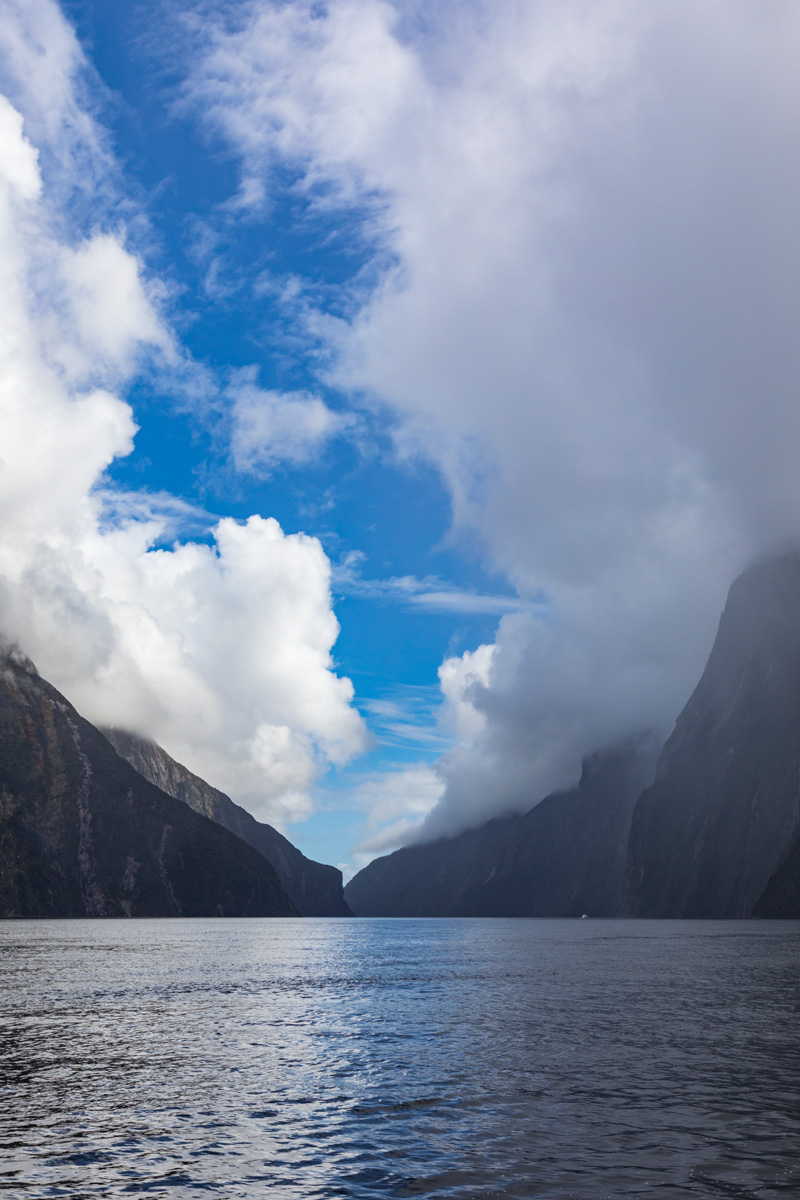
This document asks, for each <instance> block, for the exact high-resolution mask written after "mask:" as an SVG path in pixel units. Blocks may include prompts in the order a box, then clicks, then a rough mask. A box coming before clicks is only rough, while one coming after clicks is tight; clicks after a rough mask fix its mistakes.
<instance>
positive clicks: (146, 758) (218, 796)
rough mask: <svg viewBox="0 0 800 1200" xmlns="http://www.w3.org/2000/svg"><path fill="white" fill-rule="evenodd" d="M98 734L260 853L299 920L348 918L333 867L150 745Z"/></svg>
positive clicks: (113, 733)
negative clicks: (278, 880) (317, 858)
mask: <svg viewBox="0 0 800 1200" xmlns="http://www.w3.org/2000/svg"><path fill="white" fill-rule="evenodd" d="M102 733H103V734H104V735H105V737H107V738H108V740H109V741H110V743H111V745H112V746H113V747H114V749H115V750H116V751H117V753H118V754H120V755H121V756H122V758H124V759H126V760H127V761H128V762H129V763H130V764H131V766H133V767H135V768H136V770H137V771H138V772H139V774H140V775H142V776H143V777H144V778H145V779H147V780H149V781H150V783H153V784H155V785H156V787H159V788H161V790H162V791H163V792H166V793H167V794H168V795H170V796H174V797H175V799H176V800H182V801H183V803H184V804H188V806H189V808H192V809H194V811H195V812H199V813H202V814H203V816H204V817H210V818H211V820H212V821H216V822H217V823H218V824H219V825H224V827H225V828H226V829H229V830H230V831H231V833H235V834H236V836H237V837H240V838H242V839H243V841H245V842H248V843H249V844H250V845H251V846H253V847H254V848H255V849H256V850H258V851H259V852H260V853H261V854H263V855H264V857H265V858H266V859H267V861H268V862H270V863H272V866H273V867H274V868H275V870H276V872H277V875H278V878H279V879H280V881H281V883H282V885H283V887H284V888H285V890H286V892H287V893H288V895H289V896H290V897H291V900H292V902H293V904H294V905H295V907H296V908H297V911H298V912H299V913H300V914H301V915H302V916H304V917H352V915H353V914H352V912H351V910H350V908H349V907H348V906H347V904H346V903H345V899H344V895H343V893H342V873H341V871H339V870H338V869H337V868H336V867H329V866H325V865H324V864H323V863H318V862H313V861H312V860H311V859H309V858H306V857H305V855H304V854H301V852H300V851H299V850H298V849H297V847H296V846H293V845H292V843H291V842H290V841H289V840H288V839H287V838H285V837H284V836H283V834H281V833H278V831H277V829H273V828H272V826H271V825H265V824H263V823H262V822H261V821H257V820H256V819H255V817H253V816H251V814H250V813H249V812H247V810H246V809H244V808H241V807H240V806H239V805H238V804H234V802H233V800H231V799H230V797H229V796H226V795H225V793H224V792H220V791H218V790H217V789H216V788H214V787H211V785H210V784H208V783H206V782H205V780H204V779H201V778H200V776H199V775H193V774H192V772H191V771H189V770H188V769H187V768H186V767H184V766H182V765H181V764H180V763H178V762H176V761H175V759H174V758H171V757H170V756H169V754H167V752H166V750H162V749H161V747H160V746H159V745H157V744H156V743H155V742H151V741H148V740H147V739H145V738H141V737H137V736H136V735H135V734H132V733H125V732H124V731H123V730H121V729H103V730H102Z"/></svg>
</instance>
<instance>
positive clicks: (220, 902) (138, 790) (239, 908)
mask: <svg viewBox="0 0 800 1200" xmlns="http://www.w3.org/2000/svg"><path fill="white" fill-rule="evenodd" d="M296 915H297V910H296V908H295V906H294V905H293V904H292V902H291V900H290V899H289V897H288V895H287V894H286V892H285V890H284V889H283V887H282V886H281V884H280V881H279V880H278V877H277V875H276V873H275V871H274V869H273V867H272V866H271V864H270V863H268V862H267V860H266V859H265V858H264V857H263V855H261V854H259V853H258V852H257V851H256V850H254V849H253V848H252V847H251V846H249V845H248V844H247V843H246V842H244V841H242V840H241V839H240V838H238V837H236V836H235V835H234V834H232V833H230V832H229V831H228V830H227V829H223V828H222V827H221V826H220V825H217V824H215V823H214V822H213V821H210V820H208V819H207V818H206V817H204V816H200V815H199V814H198V813H195V812H192V810H191V809H190V808H188V807H187V806H186V805H185V804H181V803H180V801H178V800H175V799H173V797H171V796H168V795H166V794H165V793H164V792H163V791H160V790H159V789H158V788H157V787H154V786H153V785H152V784H151V783H149V782H148V781H147V780H145V779H143V778H142V776H141V775H140V774H139V773H138V772H137V771H135V770H134V769H133V767H131V766H130V764H129V763H127V762H125V761H124V759H122V758H121V757H120V756H119V755H118V754H117V753H116V751H115V750H114V749H113V748H112V747H111V746H110V745H109V743H108V741H107V740H106V738H104V737H103V735H102V734H101V733H99V732H98V731H97V730H96V729H95V728H94V726H93V725H90V724H89V722H88V721H86V720H84V719H83V717H81V716H80V715H79V714H78V713H77V712H76V711H75V709H74V708H73V707H72V705H71V704H70V703H69V702H68V701H67V700H66V699H65V698H64V697H63V696H62V695H61V694H60V693H59V692H58V691H56V689H55V688H54V687H52V686H51V685H50V684H49V683H47V682H46V681H45V680H44V679H42V678H41V677H40V675H39V674H38V672H37V671H36V668H35V667H34V666H33V664H32V663H31V662H30V660H29V659H27V658H26V657H25V656H24V655H23V654H22V653H21V652H19V651H18V650H17V649H16V648H15V647H12V646H9V645H8V644H2V645H0V917H6V918H7V917H165V916H193V917H194V916H228V917H233V916H235V917H241V916H296Z"/></svg>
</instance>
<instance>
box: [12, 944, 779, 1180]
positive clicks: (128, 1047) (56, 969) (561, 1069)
mask: <svg viewBox="0 0 800 1200" xmlns="http://www.w3.org/2000/svg"><path fill="white" fill-rule="evenodd" d="M0 955H2V959H1V962H2V972H1V973H0V1016H1V1021H2V1024H1V1027H0V1038H1V1039H2V1041H1V1046H0V1053H1V1054H2V1067H1V1068H0V1072H1V1074H0V1088H1V1089H2V1090H1V1091H0V1191H5V1192H6V1193H7V1194H10V1195H12V1196H19V1197H50V1196H69V1197H72V1198H76V1197H77V1198H80V1197H95V1196H107V1197H117V1196H120V1197H122V1196H130V1195H141V1196H150V1197H169V1198H170V1200H184V1198H186V1197H190V1196H192V1197H196V1196H197V1195H198V1194H202V1193H203V1192H210V1193H212V1194H217V1195H219V1196H220V1197H224V1200H233V1198H236V1197H246V1198H248V1200H249V1198H251V1197H253V1198H255V1197H263V1196H267V1195H269V1196H275V1197H279V1198H280V1200H283V1198H287V1200H291V1198H293V1197H303V1198H304V1200H305V1198H306V1197H317V1196H320V1197H321V1196H340V1197H353V1198H358V1200H362V1198H363V1200H367V1198H372V1197H375V1198H386V1197H390V1196H391V1197H405V1196H425V1197H460V1198H464V1200H466V1198H468V1197H487V1198H488V1197H525V1198H530V1197H538V1196H547V1197H549V1196H558V1197H591V1198H592V1200H599V1198H601V1197H612V1198H613V1200H617V1198H619V1197H628V1196H643V1195H647V1196H652V1195H653V1193H654V1192H656V1193H657V1194H659V1195H664V1196H667V1197H683V1196H709V1197H717V1196H719V1197H759V1198H765V1197H773V1196H783V1195H798V1194H800V1137H798V1135H799V1134H800V1096H799V1095H798V1085H799V1084H800V989H798V984H799V983H800V924H799V923H795V922H782V923H777V922H776V923H760V922H724V923H723V922H668V921H662V922H649V921H637V922H633V921H583V922H581V921H552V920H551V921H535V920H530V921H526V920H517V921H513V920H509V921H503V920H482V921H480V920H476V921H471V920H454V921H363V920H362V921H324V920H303V921H299V920H296V921H289V920H283V921H279V920H275V921H269V920H249V921H199V920H196V921H131V922H122V921H119V922H118V921H102V922H101V921H97V922H90V921H83V922H78V921H68V922H55V921H36V922H4V923H2V924H0Z"/></svg>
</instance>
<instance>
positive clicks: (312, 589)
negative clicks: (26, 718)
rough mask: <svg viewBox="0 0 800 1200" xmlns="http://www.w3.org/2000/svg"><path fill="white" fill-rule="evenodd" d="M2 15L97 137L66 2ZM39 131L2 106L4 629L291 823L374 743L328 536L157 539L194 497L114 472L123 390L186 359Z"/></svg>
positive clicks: (51, 126) (137, 725)
mask: <svg viewBox="0 0 800 1200" xmlns="http://www.w3.org/2000/svg"><path fill="white" fill-rule="evenodd" d="M5 9H6V15H8V17H9V22H8V24H7V25H6V28H5V29H4V32H3V37H2V38H0V50H3V49H4V50H5V52H6V53H7V54H8V53H11V55H12V57H13V54H16V53H17V52H19V54H20V55H21V56H22V65H24V64H25V63H27V62H28V59H27V58H26V57H25V56H26V55H28V56H31V55H32V56H33V59H32V60H31V61H32V62H33V65H34V66H36V65H37V64H39V63H40V60H41V62H45V63H50V64H51V65H52V66H53V70H54V72H55V73H56V74H57V71H56V68H58V69H59V70H60V69H61V68H63V70H61V74H58V77H57V79H55V80H54V81H51V82H52V86H53V88H55V89H56V91H57V96H56V97H55V99H57V100H58V104H59V106H60V107H59V108H58V111H59V112H60V113H61V114H62V115H63V114H64V113H66V114H67V117H65V118H64V119H65V120H67V118H68V119H69V121H70V122H72V123H73V124H74V125H75V126H76V127H78V126H80V127H82V128H83V129H84V131H87V130H88V132H89V133H91V131H92V130H93V125H92V123H91V121H90V120H89V119H88V118H87V121H85V122H82V121H81V120H80V116H81V109H80V106H79V105H78V103H77V101H76V99H75V96H74V94H72V93H71V92H70V91H69V87H68V83H69V78H70V76H69V71H70V70H71V69H72V67H74V66H75V64H76V63H77V64H78V65H79V64H80V56H79V55H78V54H77V51H76V49H75V43H74V39H72V37H71V34H70V33H69V30H68V27H67V26H66V25H65V23H64V22H63V19H62V18H61V17H60V15H58V13H57V10H55V9H54V7H53V6H52V5H49V4H46V3H43V2H42V3H35V4H34V5H33V6H32V7H31V8H30V9H28V10H26V9H24V8H19V9H18V8H17V7H16V6H14V5H10V6H9V5H8V4H7V5H5ZM37 15H38V16H42V17H43V18H46V20H43V22H42V24H41V26H40V27H39V28H38V29H33V28H31V27H30V26H28V25H26V24H25V22H26V21H27V20H28V18H29V17H30V18H31V19H32V18H34V17H36V16H37ZM14 22H17V25H14ZM34 35H35V36H34ZM48 38H50V39H51V42H52V44H51V43H50V42H47V39H48ZM42 43H46V44H42ZM9 48H10V49H9ZM65 48H66V49H65ZM62 52H63V53H62ZM34 60H35V61H34ZM65 63H66V65H64V64H65ZM59 64H60V66H59ZM70 64H71V65H70ZM6 65H8V64H6ZM11 65H12V66H13V67H14V68H15V69H18V68H20V61H15V62H13V63H12V64H11ZM37 69H38V67H37ZM75 69H77V67H75ZM13 73H14V72H13V71H12V74H13ZM17 73H19V70H17ZM23 90H24V89H23ZM54 102H55V101H54ZM34 107H35V105H34ZM31 124H32V128H34V129H35V130H37V132H38V134H39V136H40V143H39V145H38V147H37V149H38V150H39V151H40V153H39V154H38V156H37V149H34V147H33V145H32V144H31V142H30V141H29V140H28V139H27V138H26V136H25V131H27V128H28V126H27V117H26V123H25V127H24V130H23V121H22V118H21V117H20V115H19V113H18V112H16V111H15V110H14V109H13V107H12V106H11V105H9V103H8V101H6V100H5V99H2V100H0V259H1V260H2V262H3V272H4V274H3V289H2V294H1V295H0V323H1V324H2V327H3V338H2V342H1V343H0V530H1V531H2V536H1V537H0V626H2V628H3V630H4V632H5V633H6V634H8V635H10V636H11V637H14V638H16V639H18V640H19V642H20V643H21V645H22V646H23V647H24V649H25V650H26V652H27V653H28V654H30V656H31V657H32V658H33V659H34V661H35V662H36V663H37V665H38V667H39V668H40V670H41V672H42V674H43V675H44V676H45V677H46V678H48V679H50V680H51V681H52V682H53V683H54V684H55V685H56V686H57V687H59V688H60V689H61V690H62V691H64V692H65V693H66V695H67V696H68V697H69V698H70V699H71V700H72V701H73V702H74V703H75V704H76V705H77V707H78V708H79V710H80V711H82V712H83V713H84V714H85V715H86V716H87V717H88V718H89V719H90V720H93V721H95V722H97V723H105V724H118V725H122V726H124V727H126V728H132V729H134V730H137V731H139V732H141V733H145V734H148V735H150V736H154V737H156V738H157V739H158V740H159V741H161V742H162V743H163V744H164V745H165V747H166V748H167V749H168V750H169V751H170V752H171V753H173V754H174V755H175V756H176V757H178V758H179V759H180V760H181V761H183V762H185V763H186V765H187V766H189V767H191V768H192V769H193V770H196V771H198V772H199V773H200V774H201V775H204V776H205V777H206V778H208V779H209V780H210V781H211V782H212V783H214V784H216V785H217V786H220V787H222V788H224V789H225V790H227V791H229V792H230V793H231V794H233V795H234V796H235V797H236V798H237V799H240V800H242V801H244V802H245V803H247V804H248V805H249V806H250V807H252V808H255V809H257V811H259V812H260V814H261V815H262V816H265V817H267V818H268V819H272V820H275V821H278V822H279V823H280V822H283V821H284V820H287V819H289V818H292V819H297V818H298V817H300V816H302V815H305V814H306V813H307V812H308V811H309V805H310V801H309V793H308V789H309V786H310V784H311V783H312V781H313V780H314V778H315V777H316V775H317V774H318V772H319V770H320V769H321V768H322V767H323V766H324V765H325V763H327V762H334V763H341V762H344V761H346V760H347V759H348V758H349V757H350V756H351V755H352V754H354V753H356V752H357V751H358V750H359V749H360V748H361V747H362V746H363V744H364V730H363V725H362V722H361V719H360V718H359V716H358V714H357V713H356V712H355V711H354V710H353V708H352V707H351V705H350V700H351V697H352V687H351V684H350V682H349V680H347V679H341V678H338V677H337V676H336V675H335V674H334V672H333V669H332V661H331V647H332V646H333V644H334V642H335V640H336V637H337V634H338V625H337V622H336V618H335V616H334V614H333V611H332V607H331V597H330V565H329V563H328V560H327V558H326V556H325V554H324V553H323V551H322V548H321V546H320V544H319V542H318V541H317V540H316V539H314V538H312V537H306V536H304V535H285V534H284V533H283V532H282V530H281V529H280V527H279V526H278V524H277V523H276V522H275V521H274V520H269V519H262V518H261V517H259V516H253V517H251V518H250V519H249V520H248V521H247V522H245V523H242V524H240V523H238V522H236V521H233V520H229V519H225V520H221V521H218V522H217V524H216V526H215V527H214V528H213V529H212V530H210V531H208V530H207V529H204V530H203V532H204V534H206V535H207V540H205V541H197V542H183V543H181V542H176V543H175V544H174V545H173V546H172V548H171V549H165V548H163V541H164V538H165V536H166V533H167V531H168V529H169V528H170V525H171V524H173V523H174V519H175V516H176V514H177V513H179V512H180V511H181V510H182V507H183V506H182V505H181V502H180V501H178V500H173V499H171V498H169V497H166V498H165V497H157V496H155V497H148V496H146V495H141V494H133V495H130V494H126V493H122V494H119V493H115V492H113V490H110V489H109V488H108V485H107V484H106V483H104V472H105V471H106V469H107V468H108V467H109V465H110V464H111V463H112V462H113V461H114V460H115V459H117V458H119V457H120V456H124V455H126V454H128V453H130V451H131V449H132V446H133V439H134V436H135V434H136V425H135V422H134V419H133V414H132V411H131V409H130V407H129V406H128V404H126V403H125V402H124V401H123V400H122V399H120V397H119V396H118V395H117V394H115V391H114V389H116V388H118V387H119V386H120V385H122V384H123V383H124V382H125V381H126V379H127V378H128V377H129V376H130V373H131V372H132V371H133V370H134V369H136V367H137V365H138V364H139V362H140V361H141V358H142V356H143V355H145V354H149V355H151V356H152V354H154V353H155V354H161V355H169V354H171V353H173V348H172V340H171V335H170V334H169V331H168V330H167V328H166V326H165V324H164V322H163V318H162V316H161V315H160V313H159V312H158V309H157V307H156V305H155V303H154V285H153V282H152V281H150V280H148V279H147V278H146V276H145V274H144V271H143V268H142V264H141V262H139V261H138V259H137V258H136V257H135V256H134V255H133V254H131V253H130V251H129V250H127V249H126V247H125V244H124V240H123V235H122V234H121V233H119V232H117V231H114V232H110V231H108V230H107V229H103V228H102V227H99V228H98V229H97V231H96V232H95V233H93V234H92V236H90V237H88V238H87V237H86V236H85V235H82V234H81V233H80V232H78V233H76V231H75V230H74V229H73V227H72V224H71V222H70V218H69V213H68V211H67V210H66V209H65V208H64V207H63V206H62V202H63V199H64V195H65V190H64V185H65V179H66V175H64V174H62V175H59V178H58V187H57V188H56V190H55V193H54V195H55V199H53V197H52V196H51V194H50V192H49V190H48V189H47V188H45V189H44V192H43V191H42V187H41V178H40V175H39V166H38V162H39V161H40V162H41V163H42V164H44V163H46V162H49V163H53V162H54V161H55V156H54V149H53V146H51V145H50V143H49V142H48V140H47V139H48V138H49V137H51V136H52V137H53V138H55V139H56V140H57V139H58V137H59V136H60V134H61V131H62V125H61V124H59V123H58V122H57V121H55V118H54V119H53V120H52V121H48V120H46V119H45V115H44V114H42V113H40V114H39V117H36V114H34V119H33V120H32V122H31ZM87 136H88V134H87ZM70 144H77V143H70ZM59 149H60V151H61V150H63V147H60V148H59ZM69 169H70V160H69V158H68V156H65V155H63V154H61V157H60V159H59V164H58V172H65V173H66V174H68V173H69ZM54 170H55V168H54ZM72 170H73V171H74V172H79V171H80V170H81V163H80V162H78V164H77V165H76V164H75V163H73V165H72ZM58 172H57V173H58ZM47 178H48V177H47V175H45V179H46V180H47ZM98 211H99V218H98V219H102V217H103V211H102V204H100V207H99V210H98ZM155 290H156V292H157V289H155ZM191 517H192V520H193V521H194V522H197V520H198V519H199V514H197V513H192V514H191ZM159 546H160V548H158V547H159Z"/></svg>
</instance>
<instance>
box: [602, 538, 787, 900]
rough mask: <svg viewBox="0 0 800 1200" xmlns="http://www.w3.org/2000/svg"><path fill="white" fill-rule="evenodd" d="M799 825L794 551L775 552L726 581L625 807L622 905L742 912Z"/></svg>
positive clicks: (779, 860) (756, 897)
mask: <svg viewBox="0 0 800 1200" xmlns="http://www.w3.org/2000/svg"><path fill="white" fill-rule="evenodd" d="M798 821H800V557H798V556H796V555H786V556H784V557H781V558H779V559H774V560H771V561H768V562H761V563H758V564H756V565H755V566H753V567H751V568H750V569H749V570H747V571H745V572H744V573H743V574H742V575H740V576H739V578H738V579H736V580H735V581H734V583H733V584H732V586H731V589H730V592H729V595H728V600H727V603H726V605H725V610H724V612H723V614H722V617H721V620H720V624H719V631H718V633H717V637H716V641H715V642H714V646H713V648H712V651H711V655H710V657H709V660H708V664H707V665H706V668H705V671H704V672H703V675H702V678H701V679H700V682H699V683H698V685H697V688H696V689H695V691H694V693H693V695H692V697H691V699H690V700H689V702H688V704H687V705H686V707H685V708H684V710H683V712H682V713H681V715H680V716H679V718H678V721H677V723H676V725H675V730H674V732H673V734H672V736H671V737H670V738H669V740H668V742H667V743H666V745H665V747H664V750H663V753H662V755H661V758H660V760H659V763H658V767H657V770H656V778H655V782H654V783H653V786H652V787H651V788H649V789H648V790H647V791H645V792H644V794H643V795H642V796H641V798H640V800H639V802H638V804H637V806H636V810H635V813H634V817H633V822H632V826H631V834H630V841H629V847H628V861H627V867H626V885H625V898H624V902H623V912H625V913H627V914H630V915H633V916H643V917H745V916H750V914H751V913H752V912H753V909H754V906H755V905H756V902H757V901H758V900H759V897H760V896H761V894H762V892H764V889H765V887H766V885H767V883H768V881H769V879H770V876H771V875H772V874H773V872H775V871H776V869H777V868H778V867H779V866H780V864H781V863H782V862H783V860H784V859H785V858H786V855H787V853H788V852H789V849H790V847H791V845H792V842H793V840H794V837H795V834H796V832H797V829H798ZM778 894H779V889H778V888H777V885H776V890H775V892H774V893H773V901H772V902H771V905H772V908H771V911H773V909H774V906H775V905H776V904H778V900H777V897H778ZM783 894H786V893H783ZM778 907H779V905H778ZM760 911H764V915H766V911H765V910H760ZM773 915H782V914H781V913H779V912H777V911H774V913H773Z"/></svg>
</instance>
